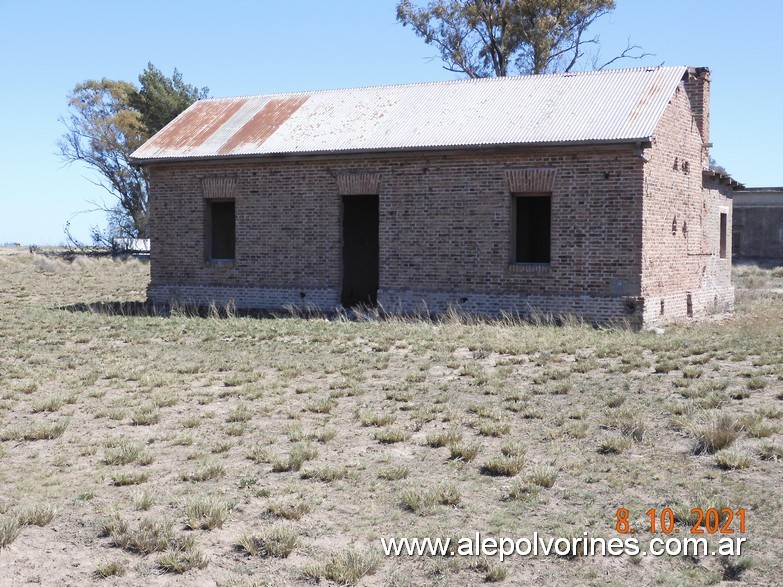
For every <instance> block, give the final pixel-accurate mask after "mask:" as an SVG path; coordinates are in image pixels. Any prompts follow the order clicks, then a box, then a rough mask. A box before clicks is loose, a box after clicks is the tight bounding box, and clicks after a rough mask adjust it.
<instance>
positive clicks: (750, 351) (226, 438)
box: [0, 253, 783, 587]
mask: <svg viewBox="0 0 783 587" xmlns="http://www.w3.org/2000/svg"><path fill="white" fill-rule="evenodd" d="M36 264H37V266H36ZM147 271H148V269H147V267H146V266H145V265H143V264H141V263H138V262H136V261H130V262H114V261H111V260H109V259H90V260H89V262H79V263H75V264H74V263H71V262H69V261H67V260H62V259H50V258H42V257H41V256H37V257H34V256H32V255H30V254H28V253H18V254H15V255H13V256H12V255H10V254H8V253H2V254H0V272H1V273H2V275H3V279H4V280H5V281H4V286H3V288H1V289H2V292H0V296H2V298H3V299H2V302H3V303H2V304H0V474H2V485H3V496H5V497H3V496H0V547H2V553H1V554H0V557H2V558H3V560H6V559H8V561H9V564H8V565H0V584H24V583H29V582H33V581H35V580H37V578H38V577H46V578H47V579H48V580H50V581H51V582H52V583H55V582H56V583H58V584H60V583H62V584H65V583H68V582H70V583H73V584H89V583H90V582H91V581H93V580H94V579H95V578H96V577H115V578H114V579H111V578H109V579H107V581H106V582H107V583H108V582H122V583H123V584H146V583H149V584H150V585H159V584H166V583H167V582H170V581H171V580H172V578H170V577H169V578H166V577H165V576H162V575H161V573H163V572H167V573H185V574H184V576H183V577H182V578H175V579H174V580H175V581H179V582H181V583H182V584H218V585H254V584H267V583H268V584H270V585H301V586H302V587H304V586H305V585H308V584H312V579H315V578H318V579H320V580H321V581H323V582H328V581H331V582H333V583H346V584H347V583H359V584H365V583H366V584H378V585H425V584H441V585H463V584H477V583H479V582H482V581H499V582H502V584H508V585H516V584H540V583H547V584H578V585H603V584H616V585H621V584H647V583H651V584H659V585H685V584H688V585H691V584H693V585H697V584H707V583H711V582H712V583H715V582H718V581H720V580H721V578H723V577H737V576H740V575H741V580H742V581H745V582H747V583H748V584H758V585H765V584H766V585H772V584H775V585H777V584H783V570H781V568H780V565H779V560H778V559H779V557H778V556H777V554H776V553H779V552H780V548H781V547H783V543H782V542H781V540H780V538H779V532H778V529H779V528H780V527H783V503H782V502H781V500H779V499H777V497H776V496H777V495H778V494H779V488H780V487H781V486H782V485H783V477H782V476H781V475H783V469H782V468H781V463H783V448H781V447H783V433H782V432H781V426H782V425H783V403H781V402H782V401H783V299H782V298H781V296H780V295H779V294H775V293H772V292H770V291H768V290H766V289H763V288H761V287H753V288H744V287H742V284H743V283H744V281H743V280H747V279H750V280H751V281H753V280H755V281H754V282H753V283H755V284H756V285H758V284H759V283H762V282H763V283H762V285H763V284H767V283H768V284H778V283H779V282H780V280H781V277H780V276H775V275H772V274H771V272H759V271H757V272H753V273H752V274H750V273H749V274H748V275H749V277H747V278H746V277H742V276H741V282H740V289H739V295H738V300H739V301H738V311H737V314H736V315H735V316H734V317H732V318H729V319H728V320H724V321H707V322H704V323H700V324H689V325H681V326H667V327H666V332H665V333H664V334H662V335H658V334H655V333H653V332H631V331H628V330H623V329H616V330H599V329H594V328H591V327H590V326H587V325H584V324H580V323H578V322H575V321H568V320H566V321H565V325H563V326H561V327H553V326H551V325H549V324H548V323H547V320H546V319H543V317H542V319H541V320H540V321H539V322H540V323H539V325H531V324H528V323H523V322H521V321H519V320H517V319H515V318H513V317H506V318H505V319H503V320H499V321H495V322H492V321H482V320H475V319H469V318H466V317H463V316H459V315H457V314H453V315H450V316H447V317H445V318H444V319H443V320H441V321H439V322H433V321H430V320H426V319H414V318H406V319H401V318H392V319H389V320H384V321H381V320H378V319H376V318H374V317H373V316H372V315H371V314H368V315H367V316H366V317H365V319H363V320H360V321H348V320H345V319H341V318H339V317H337V318H335V319H321V318H315V319H304V318H298V317H290V316H289V317H282V318H276V319H261V320H260V319H254V318H246V317H238V316H237V315H236V313H235V312H234V311H233V310H232V311H229V312H226V311H225V309H224V308H218V307H215V308H214V309H213V311H212V312H209V311H207V312H204V313H203V314H202V315H199V314H198V313H196V312H193V311H192V310H191V309H188V308H179V309H176V310H175V312H174V313H173V315H171V316H155V315H145V313H144V311H143V307H142V305H141V304H139V303H138V302H140V301H141V300H142V299H143V296H144V288H145V287H146V284H147V279H148V273H147ZM743 271H745V270H743ZM775 287H779V286H778V285H775ZM139 482H141V483H142V484H141V485H138V484H136V485H133V484H131V485H129V483H139ZM663 504H672V506H673V507H674V508H675V517H676V519H677V520H678V524H681V525H682V526H683V527H684V525H685V524H687V518H688V516H689V515H690V510H691V509H692V508H695V507H701V508H705V509H706V508H708V507H720V508H722V507H731V508H732V509H734V510H736V509H738V508H740V507H744V508H746V510H747V511H749V512H751V516H752V517H750V523H749V528H750V530H749V532H748V537H749V539H751V540H752V544H753V551H752V558H753V564H752V565H750V566H748V565H746V564H745V563H744V562H743V561H742V560H740V561H732V562H730V564H724V563H722V562H720V561H719V560H717V559H714V558H711V557H707V558H702V559H700V560H699V561H698V562H696V561H693V560H690V559H686V558H682V557H660V558H651V557H645V558H644V560H643V561H642V562H641V563H640V564H637V563H638V562H639V561H633V560H627V559H625V558H622V557H621V558H618V559H611V560H608V559H607V560H604V559H596V558H592V557H586V558H576V559H573V560H568V561H558V560H550V559H547V558H545V557H540V558H527V559H524V560H523V559H520V558H518V557H517V558H515V557H512V558H509V559H507V560H506V561H505V562H504V563H502V564H499V563H498V562H497V561H495V560H494V559H487V560H480V561H478V562H475V564H473V562H471V561H465V560H462V559H459V558H457V557H455V558H452V557H424V558H418V557H415V558H412V559H410V558H407V557H401V558H394V559H384V560H382V559H381V558H380V557H379V556H378V552H379V547H380V545H379V539H380V537H381V536H386V537H388V536H400V537H401V536H431V537H437V536H453V537H458V536H470V535H472V534H473V533H474V532H475V531H477V530H479V531H481V532H482V534H485V533H486V534H492V535H495V536H503V535H507V536H519V534H520V520H524V527H525V528H528V529H530V530H531V531H532V530H536V531H538V532H539V534H541V535H550V536H561V535H565V534H566V533H568V532H574V533H575V535H577V536H580V535H581V532H582V531H585V530H589V531H591V532H593V533H595V534H598V535H603V536H605V537H607V538H608V537H611V536H613V535H614V534H613V522H612V520H613V519H614V511H615V509H616V508H617V507H618V506H619V505H623V506H625V507H627V508H629V510H630V511H631V512H632V517H633V518H635V519H637V520H641V519H643V518H644V512H646V511H647V510H648V509H650V508H652V507H655V508H658V509H660V508H661V507H662V505H663ZM115 511H116V512H117V513H118V516H116V517H115V516H111V515H110V514H109V512H115ZM229 512H230V515H228V514H229ZM107 516H108V517H107ZM753 520H763V521H764V523H763V524H762V523H758V522H753ZM47 523H48V524H49V526H47V527H45V528H39V527H37V526H36V524H47ZM20 536H21V539H20ZM238 544H242V545H243V546H237V545H238ZM351 545H352V546H351ZM9 546H10V548H8V547H9ZM237 548H240V549H241V550H242V551H243V552H245V553H246V554H248V556H241V555H239V553H238V552H237V551H236V549H237ZM117 549H121V550H117ZM62 552H67V560H66V559H64V558H58V555H57V553H62ZM17 555H18V556H19V557H23V558H24V559H25V561H26V562H25V563H24V564H21V563H19V562H18V561H19V560H21V558H14V557H17ZM286 555H288V556H286ZM72 562H74V563H75V562H78V563H80V564H79V565H78V566H75V565H73V564H71V563H72ZM205 565H206V566H205ZM66 572H67V573H68V574H67V577H66ZM122 573H124V575H122ZM303 573H304V574H303ZM371 573H375V574H376V575H377V576H376V577H372V578H368V577H366V575H368V574H371ZM727 580H728V579H727ZM118 584H119V583H118Z"/></svg>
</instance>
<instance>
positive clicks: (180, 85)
mask: <svg viewBox="0 0 783 587" xmlns="http://www.w3.org/2000/svg"><path fill="white" fill-rule="evenodd" d="M139 83H140V84H141V87H140V88H139V90H138V91H136V92H133V93H132V94H131V95H130V101H129V103H130V106H131V107H132V108H135V109H136V110H137V111H138V112H139V113H140V114H141V121H142V122H143V123H144V127H145V129H146V131H147V135H148V136H152V135H154V134H155V133H156V132H158V131H159V130H160V129H162V128H163V127H164V126H166V125H167V124H168V123H169V122H171V121H172V120H174V119H175V118H176V117H177V115H178V114H179V113H180V112H182V111H183V110H185V108H187V107H188V106H190V105H191V104H192V103H193V102H195V101H196V100H201V99H203V98H206V97H207V96H208V95H209V89H208V88H201V89H199V88H197V87H195V86H192V85H190V84H186V83H185V82H183V81H182V74H181V73H180V72H178V71H177V70H176V69H174V74H173V75H172V76H171V77H170V78H168V77H166V76H165V75H163V73H162V72H161V71H160V70H158V69H156V68H155V66H154V65H152V63H148V64H147V69H145V70H144V72H143V73H142V74H141V75H140V76H139Z"/></svg>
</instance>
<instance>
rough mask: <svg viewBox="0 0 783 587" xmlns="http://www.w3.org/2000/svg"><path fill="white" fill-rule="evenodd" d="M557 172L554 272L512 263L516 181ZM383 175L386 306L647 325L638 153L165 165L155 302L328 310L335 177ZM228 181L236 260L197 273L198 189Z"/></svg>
mask: <svg viewBox="0 0 783 587" xmlns="http://www.w3.org/2000/svg"><path fill="white" fill-rule="evenodd" d="M519 169H545V170H548V172H551V173H553V174H554V181H553V183H552V185H551V193H552V219H553V220H552V262H551V264H550V265H548V266H526V265H516V264H513V263H511V260H512V248H511V247H512V236H511V235H512V232H511V231H512V228H511V227H512V217H511V216H512V196H511V191H510V184H509V179H508V172H509V170H519ZM345 174H373V175H375V176H377V177H378V178H379V182H378V185H379V188H378V191H379V196H380V204H379V206H380V210H379V213H380V289H379V292H378V298H379V301H380V303H381V304H382V305H383V306H384V307H385V308H387V309H390V310H399V311H404V312H408V311H417V310H418V311H421V310H424V309H425V308H426V309H427V310H429V311H442V310H445V309H446V308H447V307H449V306H459V307H461V308H463V309H465V310H468V311H476V312H488V313H497V312H498V311H500V310H506V311H511V312H514V311H516V312H520V313H527V312H529V311H530V310H531V309H535V310H537V311H541V312H551V313H575V314H580V315H582V316H585V317H587V318H588V319H590V320H595V321H607V320H612V319H617V318H623V317H626V318H628V319H629V320H631V321H632V322H635V323H637V324H638V323H639V321H640V314H639V312H640V304H639V303H638V297H639V294H640V287H641V285H640V273H641V230H640V227H641V223H642V204H641V186H642V178H643V170H642V161H641V159H640V158H639V157H638V156H637V154H636V153H635V151H634V149H633V148H626V149H623V150H607V149H593V150H591V151H589V152H588V151H585V150H581V151H580V150H568V149H562V150H559V151H549V152H538V153H530V152H528V153H525V152H519V153H516V154H509V153H494V154H489V153H475V154H458V153H452V154H421V155H417V156H410V155H406V156H403V155H400V156H395V157H386V158H363V159H357V158H353V159H334V160H308V161H284V160H279V161H269V160H267V161H261V160H259V161H258V162H250V163H242V164H238V163H237V164H218V163H213V164H204V163H188V164H182V163H181V164H176V165H174V164H166V165H164V164H160V165H156V166H152V167H150V177H151V196H150V212H151V219H152V230H151V232H152V253H151V260H152V280H151V284H150V287H149V290H148V293H149V297H150V298H151V300H152V301H154V302H159V303H160V302H163V303H168V302H171V301H173V300H179V301H181V302H196V303H209V302H210V301H215V302H217V303H226V302H227V301H229V300H233V301H234V302H235V303H236V304H237V305H238V306H244V307H256V308H282V307H284V306H286V305H294V306H299V307H307V306H312V307H315V308H319V309H323V310H331V309H334V308H335V307H336V306H337V305H338V304H339V300H340V287H341V263H342V256H341V246H342V224H341V223H342V218H341V207H342V200H341V196H340V193H339V189H338V179H337V178H338V177H339V176H343V175H345ZM216 176H217V177H223V176H228V177H232V178H236V189H235V201H236V214H237V221H236V231H237V232H236V243H237V245H236V246H237V254H236V261H235V262H233V263H228V264H225V263H223V264H216V263H210V262H208V261H206V260H205V241H204V239H205V220H204V218H205V201H204V200H205V195H204V191H203V188H202V179H203V178H207V177H216Z"/></svg>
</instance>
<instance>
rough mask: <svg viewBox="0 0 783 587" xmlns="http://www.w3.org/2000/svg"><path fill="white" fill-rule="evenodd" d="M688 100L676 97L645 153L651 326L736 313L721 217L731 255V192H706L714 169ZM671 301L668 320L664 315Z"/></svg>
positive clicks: (646, 292) (645, 276) (646, 288)
mask: <svg viewBox="0 0 783 587" xmlns="http://www.w3.org/2000/svg"><path fill="white" fill-rule="evenodd" d="M690 103H691V101H690V100H689V97H688V94H687V92H685V91H683V90H682V89H680V90H678V91H677V92H676V93H675V95H674V96H673V97H672V101H671V103H670V105H669V106H668V108H667V110H666V113H665V115H664V116H663V118H662V120H661V122H660V124H659V126H658V128H657V129H656V133H655V140H654V145H653V147H652V148H651V149H647V150H646V151H645V156H646V157H648V158H649V162H648V163H646V164H645V169H644V224H643V226H644V230H643V245H642V259H643V261H642V292H641V293H642V297H644V300H645V302H644V322H645V323H646V324H651V323H655V322H668V321H671V320H678V319H682V318H686V317H688V304H687V295H688V293H690V294H691V300H692V301H691V314H692V316H693V317H694V318H699V317H704V316H705V315H707V314H710V313H715V312H723V311H729V310H731V309H732V308H733V305H734V290H733V288H732V287H731V255H730V254H727V256H726V258H725V259H721V258H719V239H720V232H719V230H720V214H721V212H723V213H726V214H727V215H728V226H727V233H728V234H727V239H728V240H727V243H728V245H727V246H728V250H729V251H730V250H731V200H730V199H729V198H728V197H727V195H728V193H729V192H728V191H727V188H724V187H722V186H720V185H719V184H710V183H707V184H705V183H704V181H703V178H702V169H705V168H707V167H708V166H709V154H708V151H707V149H706V148H705V147H704V144H703V141H702V137H701V134H700V131H699V128H698V124H697V122H696V120H695V119H694V117H693V115H692V111H691V107H690ZM661 301H663V312H661Z"/></svg>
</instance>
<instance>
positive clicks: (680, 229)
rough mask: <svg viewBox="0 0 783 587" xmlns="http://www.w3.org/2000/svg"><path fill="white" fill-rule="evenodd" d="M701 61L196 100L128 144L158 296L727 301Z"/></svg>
mask: <svg viewBox="0 0 783 587" xmlns="http://www.w3.org/2000/svg"><path fill="white" fill-rule="evenodd" d="M709 87H710V77H709V70H707V69H706V68H686V67H660V68H646V69H645V68H639V69H628V70H614V71H601V72H587V73H568V74H560V75H541V76H525V77H509V78H493V79H478V80H462V81H452V82H442V83H431V84H414V85H403V86H388V87H373V88H360V89H349V90H332V91H322V92H310V93H297V94H281V95H267V96H254V97H243V98H228V99H209V100H201V101H199V102H196V103H195V104H193V105H192V106H191V107H190V108H189V109H188V110H186V111H185V112H183V113H182V114H181V115H180V116H179V117H178V118H177V119H175V120H174V121H172V122H171V123H170V124H169V125H168V126H167V127H166V128H164V129H163V130H161V131H160V132H159V133H158V134H157V135H155V136H154V137H153V138H152V139H150V140H149V141H148V142H147V143H146V144H145V145H143V146H142V147H141V148H140V149H139V150H137V151H136V152H135V153H134V154H133V161H134V163H135V164H139V165H144V166H146V168H147V171H148V172H149V177H150V202H149V210H150V227H151V228H150V231H151V236H152V251H151V272H152V277H151V282H150V284H149V288H148V296H149V298H150V300H151V301H153V302H156V303H168V302H171V301H174V300H177V301H180V302H189V303H199V304H207V303H209V302H212V301H214V302H216V303H219V304H223V303H227V302H229V301H231V300H233V301H234V303H236V305H237V306H238V307H248V308H265V309H276V308H283V307H287V306H298V307H314V308H318V309H322V310H332V309H334V308H336V307H338V306H339V305H341V304H342V305H345V306H348V305H352V304H355V303H359V302H366V303H376V302H377V303H379V304H381V305H382V306H383V307H384V308H385V309H386V310H391V311H402V312H409V311H416V310H422V309H427V310H428V311H436V312H437V311H442V310H445V309H446V308H448V307H450V306H453V307H458V308H460V309H463V310H465V311H470V312H479V313H498V312H499V311H500V310H506V311H511V312H515V311H516V312H519V313H522V314H526V313H528V312H530V311H531V310H535V311H540V312H546V313H555V314H561V313H562V314H565V313H572V314H577V315H580V316H583V317H585V318H587V319H588V320H591V321H594V322H608V321H611V320H613V319H618V318H622V319H627V320H629V321H630V322H631V323H633V324H635V325H637V326H641V325H651V324H656V323H661V322H666V321H670V320H675V319H681V318H686V317H691V316H692V317H694V318H700V317H703V316H705V315H707V314H711V313H715V312H724V311H730V310H731V309H732V307H733V302H734V290H733V288H732V286H731V281H730V268H731V243H730V236H731V200H730V197H731V191H732V187H733V186H734V184H735V182H732V181H731V180H730V179H728V178H725V177H723V176H721V175H719V174H715V173H711V172H709V171H708V161H709V153H708V147H709V144H708V143H709Z"/></svg>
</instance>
